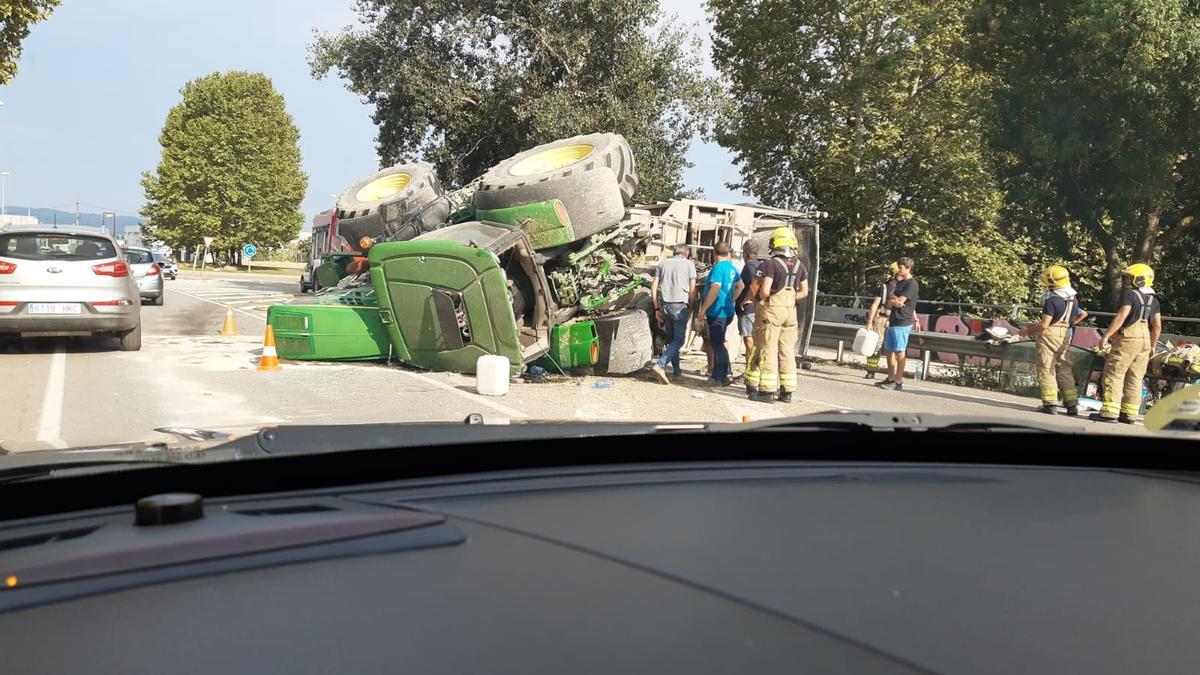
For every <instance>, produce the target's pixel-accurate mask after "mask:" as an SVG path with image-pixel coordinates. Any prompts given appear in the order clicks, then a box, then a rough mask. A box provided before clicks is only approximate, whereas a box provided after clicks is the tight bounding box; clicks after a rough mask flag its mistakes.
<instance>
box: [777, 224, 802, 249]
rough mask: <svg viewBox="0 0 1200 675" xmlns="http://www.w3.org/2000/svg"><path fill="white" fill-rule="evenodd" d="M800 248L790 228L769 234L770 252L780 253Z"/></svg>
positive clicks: (783, 228)
mask: <svg viewBox="0 0 1200 675" xmlns="http://www.w3.org/2000/svg"><path fill="white" fill-rule="evenodd" d="M798 248H800V243H799V242H797V241H796V233H795V232H793V231H792V228H790V227H781V228H779V229H777V230H775V231H774V232H772V233H771V250H772V251H782V250H784V249H791V250H792V251H795V250H796V249H798Z"/></svg>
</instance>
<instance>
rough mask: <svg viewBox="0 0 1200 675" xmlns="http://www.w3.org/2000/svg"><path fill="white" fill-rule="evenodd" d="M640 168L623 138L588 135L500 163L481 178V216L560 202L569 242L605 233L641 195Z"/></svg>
mask: <svg viewBox="0 0 1200 675" xmlns="http://www.w3.org/2000/svg"><path fill="white" fill-rule="evenodd" d="M637 186H638V177H637V167H636V166H635V165H634V160H633V151H632V150H631V149H630V147H629V143H627V142H626V141H625V138H624V137H622V136H621V135H619V134H587V135H584V136H573V137H571V138H565V139H562V140H559V141H555V142H553V143H547V144H545V145H539V146H538V147H536V148H533V149H532V150H526V151H525V152H522V153H518V154H516V155H513V156H512V157H509V158H508V159H506V160H504V161H503V162H500V163H499V164H497V165H496V166H494V167H492V168H491V169H489V170H488V172H487V173H485V174H484V175H483V176H482V177H481V178H480V185H479V189H478V190H476V191H475V194H474V196H473V200H474V205H475V209H476V210H477V211H493V210H497V209H507V208H512V207H516V206H524V205H528V204H536V203H539V202H549V201H551V200H555V199H557V200H559V201H560V202H562V206H563V208H564V210H565V211H566V213H567V216H568V219H569V221H570V227H569V235H568V236H567V241H562V242H559V243H562V244H565V243H568V241H578V240H580V239H584V238H586V237H590V236H591V235H593V234H596V233H597V232H601V231H603V230H606V229H608V228H610V227H612V226H613V225H615V224H616V223H618V222H620V220H621V219H622V218H623V217H624V216H625V206H626V205H627V204H632V203H633V194H634V192H636V191H637Z"/></svg>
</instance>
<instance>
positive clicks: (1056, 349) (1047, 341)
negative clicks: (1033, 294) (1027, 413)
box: [1017, 265, 1086, 416]
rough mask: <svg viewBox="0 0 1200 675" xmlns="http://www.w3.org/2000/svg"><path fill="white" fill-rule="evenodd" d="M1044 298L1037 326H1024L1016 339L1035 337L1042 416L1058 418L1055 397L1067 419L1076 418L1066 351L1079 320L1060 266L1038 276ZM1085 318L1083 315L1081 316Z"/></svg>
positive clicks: (1074, 299) (1072, 378)
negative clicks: (1044, 288) (1072, 329)
mask: <svg viewBox="0 0 1200 675" xmlns="http://www.w3.org/2000/svg"><path fill="white" fill-rule="evenodd" d="M1042 283H1043V284H1045V286H1046V295H1045V298H1044V299H1043V300H1042V317H1041V321H1039V322H1038V323H1034V324H1030V325H1028V326H1025V327H1024V328H1022V329H1021V330H1020V331H1018V333H1017V334H1018V335H1019V336H1021V337H1026V336H1029V335H1037V376H1038V387H1039V388H1040V389H1041V394H1042V408H1041V410H1042V412H1044V413H1046V414H1047V415H1057V414H1058V394H1059V392H1060V391H1061V392H1062V397H1063V405H1064V406H1066V408H1067V414H1068V415H1072V416H1074V415H1078V414H1079V390H1078V389H1077V388H1076V387H1075V375H1074V373H1072V372H1071V359H1070V356H1069V351H1068V350H1069V348H1070V346H1071V337H1070V330H1071V326H1072V325H1073V324H1074V323H1076V322H1077V320H1076V318H1077V317H1078V316H1079V309H1078V308H1079V300H1078V299H1077V297H1076V295H1077V294H1076V292H1075V289H1074V288H1072V287H1071V275H1070V273H1069V272H1068V271H1067V268H1065V267H1063V266H1062V265H1051V266H1049V267H1047V268H1046V271H1045V272H1043V273H1042ZM1084 315H1085V316H1086V313H1085V314H1084Z"/></svg>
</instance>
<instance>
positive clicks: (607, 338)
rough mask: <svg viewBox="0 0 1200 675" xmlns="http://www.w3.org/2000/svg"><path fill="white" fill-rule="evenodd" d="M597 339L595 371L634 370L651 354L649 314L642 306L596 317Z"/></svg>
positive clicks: (652, 347) (624, 372)
mask: <svg viewBox="0 0 1200 675" xmlns="http://www.w3.org/2000/svg"><path fill="white" fill-rule="evenodd" d="M595 322H596V335H597V337H599V338H600V349H599V357H598V358H597V360H596V366H595V371H596V372H597V373H607V374H609V375H628V374H630V373H636V372H637V371H639V370H641V369H642V368H644V367H646V364H647V363H649V362H650V359H652V358H653V357H654V353H653V350H654V336H653V334H652V332H651V330H650V315H648V314H647V313H646V312H645V311H644V310H642V309H629V310H625V311H623V312H619V313H617V314H610V315H608V316H604V317H600V318H599V319H596V320H595Z"/></svg>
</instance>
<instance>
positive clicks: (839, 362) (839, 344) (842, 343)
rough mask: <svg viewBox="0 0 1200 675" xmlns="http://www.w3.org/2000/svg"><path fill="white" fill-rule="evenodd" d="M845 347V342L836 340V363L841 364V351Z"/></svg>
mask: <svg viewBox="0 0 1200 675" xmlns="http://www.w3.org/2000/svg"><path fill="white" fill-rule="evenodd" d="M845 349H846V343H845V342H844V341H842V340H838V349H837V362H838V364H841V362H842V352H843V351H844V350H845Z"/></svg>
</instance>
